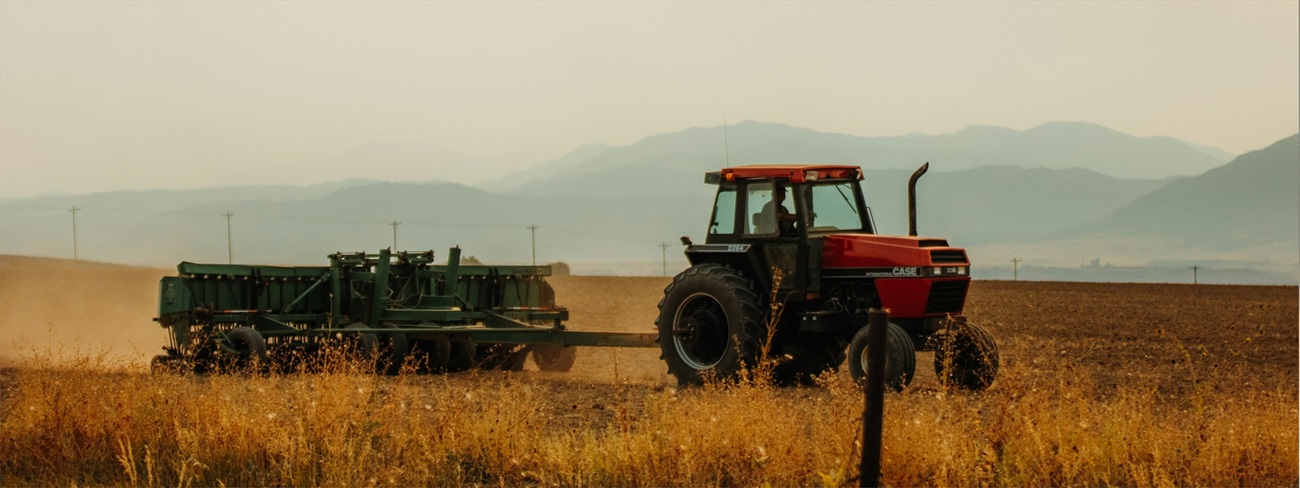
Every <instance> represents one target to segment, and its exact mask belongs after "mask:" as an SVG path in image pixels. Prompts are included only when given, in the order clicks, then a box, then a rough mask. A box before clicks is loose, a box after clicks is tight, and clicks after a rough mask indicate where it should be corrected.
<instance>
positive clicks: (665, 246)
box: [659, 242, 668, 276]
mask: <svg viewBox="0 0 1300 488" xmlns="http://www.w3.org/2000/svg"><path fill="white" fill-rule="evenodd" d="M659 247H660V248H661V249H662V250H663V255H664V256H663V257H664V276H668V243H667V242H660V243H659Z"/></svg>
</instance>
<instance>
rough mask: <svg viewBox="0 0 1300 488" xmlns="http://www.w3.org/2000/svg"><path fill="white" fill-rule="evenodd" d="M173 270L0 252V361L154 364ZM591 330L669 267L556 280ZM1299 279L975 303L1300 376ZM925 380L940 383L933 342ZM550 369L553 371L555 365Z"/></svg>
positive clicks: (985, 319) (1229, 371)
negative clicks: (163, 284)
mask: <svg viewBox="0 0 1300 488" xmlns="http://www.w3.org/2000/svg"><path fill="white" fill-rule="evenodd" d="M168 273H169V270H163V269H153V268H139V267H129V266H117V265H105V264H98V263H80V264H73V263H70V262H68V261H62V260H49V259H40V258H22V257H11V256H0V361H4V360H8V361H11V362H12V361H13V360H14V358H16V357H19V356H21V355H23V354H24V353H29V352H32V351H33V350H40V351H53V352H58V351H62V352H63V353H65V354H66V353H68V352H70V351H73V350H82V351H91V352H96V353H101V352H102V353H107V354H108V355H110V356H113V357H120V358H125V359H128V360H130V361H134V362H137V363H139V364H145V362H146V361H147V359H148V357H150V356H152V355H153V354H156V353H157V352H158V351H159V349H158V348H159V347H161V346H162V344H163V342H164V340H165V336H164V335H163V333H162V331H161V329H159V328H158V327H157V326H156V324H154V323H153V322H151V320H150V319H151V318H152V317H153V316H154V314H155V307H156V302H155V301H156V299H157V298H156V293H157V292H156V290H157V280H158V278H159V277H161V276H164V275H166V274H168ZM549 281H550V283H551V284H552V285H553V286H554V287H555V289H556V296H557V299H558V301H559V303H560V304H561V305H563V306H566V307H568V308H569V310H570V314H571V319H570V321H569V326H570V327H572V328H574V329H578V330H606V331H642V332H650V331H653V325H654V319H655V317H656V315H657V313H658V312H657V304H658V302H659V299H660V298H661V296H662V290H663V287H664V286H665V285H666V284H667V283H668V279H667V278H658V277H654V278H651V277H599V276H572V277H570V276H565V277H553V278H551V279H550V280H549ZM1297 300H1298V299H1297V289H1296V287H1286V286H1230V285H1163V284H1130V283H1059V282H1023V281H1022V282H1008V281H978V280H977V281H975V282H974V284H973V286H972V288H971V291H970V294H969V297H968V300H967V308H966V314H967V315H968V316H970V317H971V320H972V321H973V322H976V323H979V324H981V325H984V326H986V327H987V328H989V329H990V330H991V331H992V332H993V333H994V335H995V337H996V338H997V340H998V343H999V347H1000V348H1001V350H1002V353H1003V356H1004V362H1005V363H1007V364H1016V365H1019V366H1022V367H1026V368H1028V369H1029V370H1030V371H1032V372H1033V373H1034V374H1041V375H1044V376H1051V375H1052V374H1053V373H1054V372H1059V371H1063V370H1083V371H1087V372H1089V373H1090V375H1091V376H1092V377H1093V379H1094V381H1095V382H1096V383H1097V386H1099V387H1101V389H1102V390H1103V391H1104V390H1105V389H1106V388H1114V387H1119V386H1127V387H1139V388H1152V389H1154V390H1153V391H1156V392H1159V393H1164V394H1171V395H1178V394H1181V393H1184V392H1186V391H1187V389H1189V388H1193V387H1197V388H1200V387H1207V386H1208V387H1212V388H1216V389H1220V388H1237V387H1241V386H1243V385H1252V384H1258V385H1261V386H1265V387H1275V386H1276V385H1287V384H1289V385H1293V386H1294V385H1296V383H1297V369H1298V367H1300V366H1298V361H1297V358H1298V357H1300V348H1298V347H1297V343H1298V342H1297V341H1298V340H1300V339H1298V337H1297V335H1298V334H1297V332H1298V331H1300V326H1298V325H1297V317H1298V316H1300V312H1298V310H1297ZM920 355H921V356H920V357H919V358H918V361H917V364H918V367H917V369H918V377H917V379H916V381H915V382H913V387H915V388H933V387H935V386H936V383H935V382H934V378H933V375H931V374H928V371H929V368H928V366H929V364H930V362H929V361H930V358H931V356H930V354H929V353H920ZM615 374H617V377H618V379H619V380H620V381H631V382H634V383H646V384H671V383H672V378H671V377H669V376H667V375H666V374H665V367H664V366H663V363H662V362H661V361H659V352H658V350H655V349H585V350H582V351H580V353H579V360H578V363H577V365H576V366H575V367H574V370H573V371H572V372H571V373H570V374H569V375H567V376H569V377H572V379H574V380H579V381H585V382H591V383H609V382H613V381H615ZM547 376H548V377H549V376H550V375H547Z"/></svg>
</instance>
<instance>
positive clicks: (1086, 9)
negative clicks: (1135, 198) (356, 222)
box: [0, 0, 1300, 199]
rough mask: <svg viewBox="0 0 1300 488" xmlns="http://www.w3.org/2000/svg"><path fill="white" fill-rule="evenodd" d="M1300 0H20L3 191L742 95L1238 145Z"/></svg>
mask: <svg viewBox="0 0 1300 488" xmlns="http://www.w3.org/2000/svg"><path fill="white" fill-rule="evenodd" d="M1297 5H1298V4H1297V2H1294V1H1280V2H1230V3H1210V2H1155V3H1134V2H1104V3H1103V2H1082V3H1069V2H1037V3H1029V2H1016V3H977V2H959V3H943V2H918V3H887V2H862V3H846V2H835V3H806V2H799V3H767V2H765V3H756V2H724V3H668V2H653V3H537V2H527V3H507V2H501V3H449V2H401V3H371V2H364V3H361V2H358V3H349V2H319V3H318V2H305V1H303V2H280V3H272V2H129V3H128V2H108V1H96V2H72V1H60V2H20V1H12V0H5V1H0V199H2V198H12V197H20V196H29V195H35V194H44V193H52V192H56V193H77V192H88V191H101V190H113V189H143V188H189V187H196V186H210V185H218V184H232V183H256V182H258V181H256V179H255V178H252V179H250V177H249V175H250V174H251V175H255V174H256V171H257V170H258V168H260V167H263V166H266V165H282V164H292V163H303V162H308V161H314V160H322V159H328V158H330V157H333V156H336V155H338V154H340V153H343V152H347V151H349V150H350V149H352V148H355V147H357V146H358V145H362V144H366V143H370V142H380V143H407V144H409V143H423V144H431V145H436V146H441V147H443V148H446V149H447V150H450V151H454V152H456V153H460V154H464V155H466V158H465V160H467V161H471V160H472V161H475V162H476V164H473V165H466V167H465V168H464V169H463V170H458V171H454V172H452V173H449V174H446V175H444V178H446V179H449V180H454V181H463V182H470V181H475V180H479V179H483V178H485V177H487V176H489V175H490V174H500V173H503V172H508V171H510V170H513V169H517V168H520V167H523V166H526V165H529V164H534V163H537V162H541V161H544V160H547V159H551V158H554V157H557V156H559V155H561V154H563V153H565V152H567V151H569V150H571V149H573V148H575V147H577V146H580V145H584V144H589V143H607V144H629V143H632V142H635V141H636V140H638V139H640V138H642V137H645V136H648V135H653V134H658V133H665V132H675V131H678V130H681V129H684V128H687V127H695V126H716V125H719V124H720V123H721V121H722V117H723V114H724V113H725V114H726V115H727V118H728V119H729V120H730V121H732V122H736V121H741V120H761V121H767V122H782V123H788V124H791V125H795V126H801V127H807V128H811V129H815V130H821V131H828V132H841V133H847V134H854V135H897V134H902V133H908V132H922V133H945V132H952V131H955V130H958V129H961V128H963V127H965V126H968V125H977V124H978V125H998V126H1005V127H1011V128H1015V129H1028V128H1031V127H1034V126H1036V125H1039V124H1041V123H1043V122H1047V121H1053V120H1076V121H1086V122H1093V123H1098V124H1101V125H1105V126H1108V127H1111V128H1113V129H1116V130H1119V131H1122V132H1126V133H1130V134H1133V135H1138V136H1154V135H1166V136H1172V137H1177V138H1181V139H1184V140H1187V141H1191V142H1195V143H1199V144H1207V145H1211V146H1216V147H1219V148H1222V149H1225V150H1228V151H1230V152H1233V153H1240V152H1243V151H1247V150H1251V149H1257V148H1261V147H1263V146H1265V145H1267V144H1269V143H1272V142H1274V141H1276V140H1278V139H1280V138H1282V137H1285V136H1287V135H1290V134H1292V133H1295V132H1297V130H1300V129H1298V125H1300V122H1298V121H1300V97H1298V95H1297V92H1300V75H1298V73H1300V48H1297V45H1298V44H1300V33H1298V32H1297V18H1300V12H1298V7H1297ZM364 171H365V168H358V171H357V172H358V174H356V175H340V178H341V177H343V176H360V175H362V174H364ZM370 176H374V177H378V178H382V179H401V176H400V175H370ZM270 183H280V182H278V181H276V182H270Z"/></svg>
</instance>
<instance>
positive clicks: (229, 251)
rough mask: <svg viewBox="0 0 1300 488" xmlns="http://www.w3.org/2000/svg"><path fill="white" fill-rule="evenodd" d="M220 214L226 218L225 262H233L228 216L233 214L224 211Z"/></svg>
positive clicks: (232, 244)
mask: <svg viewBox="0 0 1300 488" xmlns="http://www.w3.org/2000/svg"><path fill="white" fill-rule="evenodd" d="M221 215H222V216H223V217H225V218H226V264H235V245H234V240H233V239H231V237H230V218H231V217H234V216H235V214H232V213H230V212H226V213H224V214H221Z"/></svg>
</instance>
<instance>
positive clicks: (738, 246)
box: [727, 244, 749, 252]
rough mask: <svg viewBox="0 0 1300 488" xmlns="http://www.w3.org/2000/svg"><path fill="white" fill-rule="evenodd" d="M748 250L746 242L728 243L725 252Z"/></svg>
mask: <svg viewBox="0 0 1300 488" xmlns="http://www.w3.org/2000/svg"><path fill="white" fill-rule="evenodd" d="M748 250H749V245H748V244H728V245H727V252H745V251H748Z"/></svg>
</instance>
